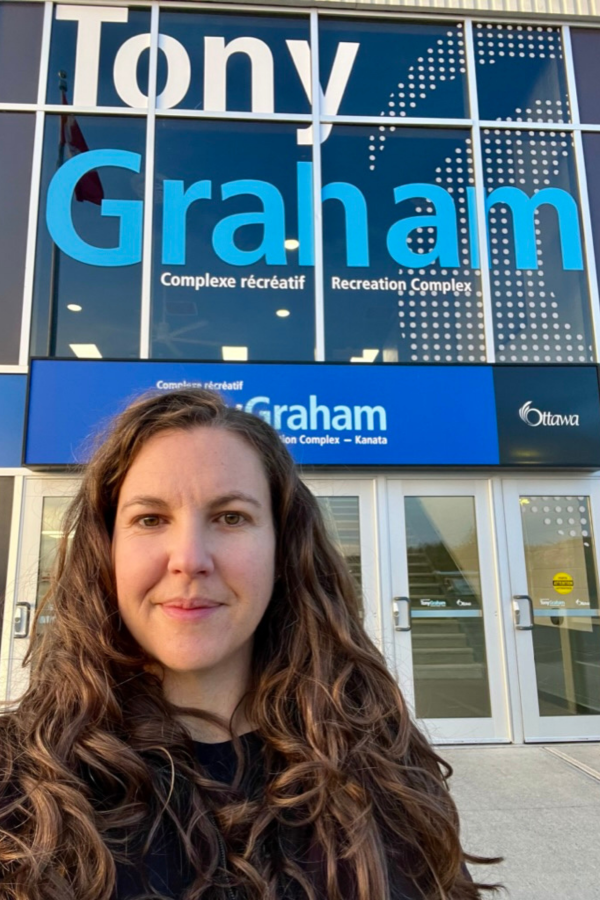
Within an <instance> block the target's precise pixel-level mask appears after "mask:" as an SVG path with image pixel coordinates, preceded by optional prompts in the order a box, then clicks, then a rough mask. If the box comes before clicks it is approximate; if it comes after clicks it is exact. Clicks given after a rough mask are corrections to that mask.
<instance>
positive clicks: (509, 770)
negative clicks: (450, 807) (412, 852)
mask: <svg viewBox="0 0 600 900" xmlns="http://www.w3.org/2000/svg"><path fill="white" fill-rule="evenodd" d="M439 752H440V754H441V755H442V756H443V757H444V758H445V759H447V760H448V762H449V763H450V764H451V765H452V767H453V769H454V776H453V778H452V780H451V790H452V793H453V796H454V798H455V800H456V803H457V805H458V808H459V811H460V815H461V823H462V838H463V846H464V847H465V849H466V850H468V851H470V852H472V853H478V854H483V855H488V856H503V857H504V862H503V863H501V864H500V865H496V866H481V867H480V866H471V867H470V868H471V871H472V874H473V876H474V877H475V878H476V879H477V880H479V881H482V882H486V883H493V882H500V883H502V884H504V885H505V887H506V889H507V890H506V892H501V893H500V894H498V895H497V896H498V898H499V900H502V898H506V900H600V743H573V744H548V745H546V744H544V745H539V744H536V745H531V744H530V745H526V746H516V745H515V746H485V747H484V746H478V747H470V746H469V747H456V746H453V747H441V748H439ZM487 896H489V897H493V896H494V895H493V894H488V895H487Z"/></svg>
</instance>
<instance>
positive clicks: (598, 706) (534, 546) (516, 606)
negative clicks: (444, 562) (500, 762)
mask: <svg viewBox="0 0 600 900" xmlns="http://www.w3.org/2000/svg"><path fill="white" fill-rule="evenodd" d="M504 490H505V507H506V516H507V533H508V545H509V561H510V572H511V593H512V598H511V613H512V619H513V625H514V629H515V639H516V645H517V658H518V666H519V682H520V689H521V700H522V708H523V725H524V733H525V739H526V740H530V741H545V740H563V739H567V738H568V739H570V740H575V739H581V740H586V739H587V740H600V609H599V604H598V568H597V559H598V549H599V544H598V527H599V523H600V485H599V484H598V483H596V482H595V481H594V480H592V479H587V480H586V481H585V482H578V481H575V480H573V481H570V480H569V481H555V480H551V481H550V480H548V481H535V482H532V481H531V480H528V481H527V482H526V483H525V482H517V481H511V482H507V483H506V484H505V488H504Z"/></svg>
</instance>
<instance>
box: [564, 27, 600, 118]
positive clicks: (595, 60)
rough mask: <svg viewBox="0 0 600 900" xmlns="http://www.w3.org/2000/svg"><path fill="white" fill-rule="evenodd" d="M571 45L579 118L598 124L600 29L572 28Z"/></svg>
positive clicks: (599, 106)
mask: <svg viewBox="0 0 600 900" xmlns="http://www.w3.org/2000/svg"><path fill="white" fill-rule="evenodd" d="M571 46H572V47H573V64H574V66H575V81H576V83H577V100H578V102H579V119H580V121H581V122H589V123H590V124H595V125H597V124H598V123H600V91H598V82H599V81H600V31H598V30H597V29H596V28H571Z"/></svg>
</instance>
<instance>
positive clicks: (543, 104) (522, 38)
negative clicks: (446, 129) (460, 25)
mask: <svg viewBox="0 0 600 900" xmlns="http://www.w3.org/2000/svg"><path fill="white" fill-rule="evenodd" d="M475 54H476V57H477V62H478V64H479V65H480V66H485V65H490V66H493V65H494V64H495V63H498V62H500V61H501V60H502V59H503V58H505V57H514V58H515V59H516V60H519V59H522V60H525V59H537V60H542V59H544V60H545V59H548V60H550V59H559V60H562V58H563V52H562V38H561V33H560V29H559V28H556V27H553V26H547V25H537V26H535V25H500V24H497V25H491V24H478V25H476V26H475ZM540 83H541V85H543V79H540ZM540 89H541V88H540ZM531 103H532V105H531V106H530V107H528V108H525V109H521V108H519V107H517V108H516V109H515V111H514V116H512V117H511V116H509V117H508V118H507V120H506V121H509V122H511V121H514V122H557V123H559V122H568V121H569V116H570V110H569V97H568V94H567V93H566V92H565V93H564V95H563V96H562V97H561V98H558V99H557V98H555V99H554V100H552V99H546V98H539V99H534V100H532V101H531ZM497 118H498V121H500V118H501V117H500V116H498V117H497Z"/></svg>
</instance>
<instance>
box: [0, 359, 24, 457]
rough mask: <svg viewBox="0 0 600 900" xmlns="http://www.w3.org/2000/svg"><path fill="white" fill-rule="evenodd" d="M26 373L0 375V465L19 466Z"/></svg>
mask: <svg viewBox="0 0 600 900" xmlns="http://www.w3.org/2000/svg"><path fill="white" fill-rule="evenodd" d="M26 391H27V376H26V375H0V466H20V465H21V447H22V444H23V423H24V419H25V394H26Z"/></svg>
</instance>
